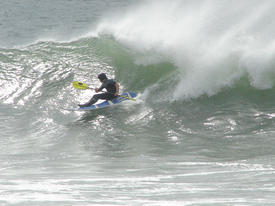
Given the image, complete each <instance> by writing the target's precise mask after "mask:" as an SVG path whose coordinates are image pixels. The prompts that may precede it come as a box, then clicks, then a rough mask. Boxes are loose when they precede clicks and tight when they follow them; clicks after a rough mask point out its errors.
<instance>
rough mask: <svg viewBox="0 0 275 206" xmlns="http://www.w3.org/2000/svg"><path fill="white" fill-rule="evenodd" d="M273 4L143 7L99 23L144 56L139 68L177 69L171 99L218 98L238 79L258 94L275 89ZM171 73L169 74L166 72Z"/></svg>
mask: <svg viewBox="0 0 275 206" xmlns="http://www.w3.org/2000/svg"><path fill="white" fill-rule="evenodd" d="M274 10H275V6H274V4H273V2H272V1H265V2H259V1H257V0H254V1H253V0H252V1H242V2H239V1H224V0H222V1H218V0H214V1H195V2H194V1H191V0H184V1H179V0H176V1H173V2H171V1H165V0H164V1H145V2H143V3H142V4H140V5H139V6H137V7H134V8H132V9H131V10H130V11H127V12H126V13H125V14H123V15H118V16H115V15H114V16H112V18H106V19H105V20H104V21H102V22H101V23H100V24H99V25H98V27H97V29H96V31H95V32H93V34H94V35H102V34H107V35H111V36H113V37H114V38H115V39H116V40H117V41H118V42H120V43H121V44H123V45H125V46H126V47H128V48H130V49H131V50H133V51H135V52H137V53H139V54H143V58H141V57H140V56H138V57H137V59H136V62H137V63H140V64H146V65H148V64H155V63H156V62H169V63H171V64H173V65H174V66H175V67H176V68H177V71H176V74H175V75H176V76H177V77H178V80H179V81H178V83H177V86H176V88H175V90H174V92H173V97H174V98H175V99H186V98H196V97H199V96H201V95H203V94H207V95H209V96H211V95H214V94H217V93H218V92H219V91H221V90H222V89H223V88H226V87H234V86H235V85H236V83H237V82H239V81H240V80H242V79H248V82H249V85H251V86H252V87H254V88H256V89H270V88H272V87H273V86H274V75H275V70H274V69H273V68H274V66H275V65H274V64H275V62H274V59H275V58H274V57H275V41H274V36H273V34H274V30H275V29H274V28H275V25H274V24H275V23H274V21H273V19H274V17H275V14H274V12H273V11H274ZM167 69H169V68H167Z"/></svg>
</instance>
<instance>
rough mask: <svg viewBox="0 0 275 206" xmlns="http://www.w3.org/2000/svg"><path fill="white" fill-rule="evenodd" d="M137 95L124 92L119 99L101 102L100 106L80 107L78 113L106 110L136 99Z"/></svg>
mask: <svg viewBox="0 0 275 206" xmlns="http://www.w3.org/2000/svg"><path fill="white" fill-rule="evenodd" d="M136 96H137V95H136V93H134V92H124V93H122V94H120V95H119V96H118V97H116V98H114V99H112V100H106V101H104V102H101V103H99V104H94V105H91V106H89V107H79V108H78V109H77V111H87V110H94V109H99V108H104V107H109V106H111V105H114V104H119V103H121V102H123V101H125V100H129V99H131V98H135V97H136Z"/></svg>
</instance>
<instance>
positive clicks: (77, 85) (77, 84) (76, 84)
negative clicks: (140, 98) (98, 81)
mask: <svg viewBox="0 0 275 206" xmlns="http://www.w3.org/2000/svg"><path fill="white" fill-rule="evenodd" d="M73 87H74V88H76V89H80V90H85V89H93V88H91V87H89V86H88V85H87V84H85V83H82V82H78V81H73ZM119 96H120V97H123V98H125V99H129V100H133V101H136V99H134V98H131V97H126V96H123V95H119Z"/></svg>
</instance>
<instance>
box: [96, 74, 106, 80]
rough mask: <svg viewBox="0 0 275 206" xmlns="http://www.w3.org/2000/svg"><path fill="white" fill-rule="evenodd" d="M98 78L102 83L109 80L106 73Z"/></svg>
mask: <svg viewBox="0 0 275 206" xmlns="http://www.w3.org/2000/svg"><path fill="white" fill-rule="evenodd" d="M97 77H98V79H99V81H101V82H104V81H105V80H106V79H107V76H106V74H104V73H101V74H99V75H98V76H97Z"/></svg>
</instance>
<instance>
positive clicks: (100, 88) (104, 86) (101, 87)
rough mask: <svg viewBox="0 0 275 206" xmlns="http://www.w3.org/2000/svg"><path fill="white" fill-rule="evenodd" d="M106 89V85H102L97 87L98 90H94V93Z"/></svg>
mask: <svg viewBox="0 0 275 206" xmlns="http://www.w3.org/2000/svg"><path fill="white" fill-rule="evenodd" d="M104 88H106V84H105V83H102V85H101V86H100V87H99V88H95V92H96V93H97V92H101V91H102V89H104Z"/></svg>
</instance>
